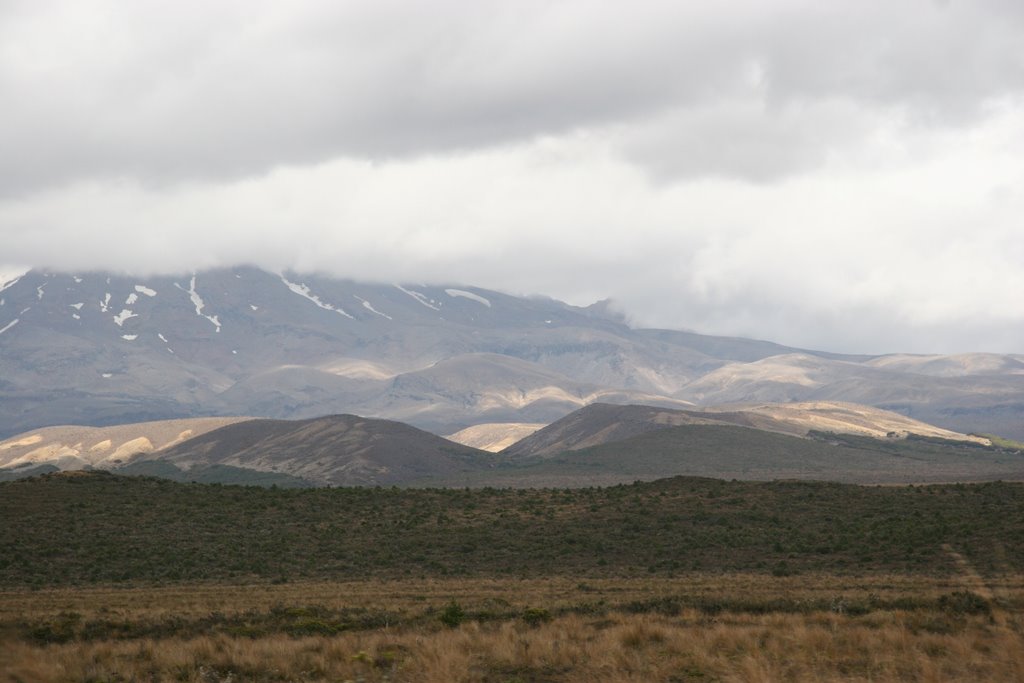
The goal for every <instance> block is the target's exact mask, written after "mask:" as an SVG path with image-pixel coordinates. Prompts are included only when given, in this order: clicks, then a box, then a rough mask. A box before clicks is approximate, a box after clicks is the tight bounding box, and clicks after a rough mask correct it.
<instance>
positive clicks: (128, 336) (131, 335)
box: [121, 334, 139, 341]
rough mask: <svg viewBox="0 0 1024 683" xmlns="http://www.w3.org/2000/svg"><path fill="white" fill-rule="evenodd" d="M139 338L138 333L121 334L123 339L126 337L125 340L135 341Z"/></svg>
mask: <svg viewBox="0 0 1024 683" xmlns="http://www.w3.org/2000/svg"><path fill="white" fill-rule="evenodd" d="M138 338H139V335H137V334H122V335H121V339H124V340H125V341H135V340H136V339H138Z"/></svg>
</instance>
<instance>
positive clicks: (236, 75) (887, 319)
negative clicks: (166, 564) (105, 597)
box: [0, 0, 1024, 351]
mask: <svg viewBox="0 0 1024 683" xmlns="http://www.w3.org/2000/svg"><path fill="white" fill-rule="evenodd" d="M1022 34H1024V10H1021V9H1020V8H1019V4H1018V3H1013V2H996V1H992V2H975V3H966V2H949V3H945V4H942V3H932V2H924V1H921V2H908V3H900V4H893V3H881V2H877V3H876V2H868V3H858V4H857V5H856V6H853V5H851V6H850V7H848V8H847V7H843V6H838V5H834V4H830V5H822V4H821V3H811V2H801V1H797V0H785V1H783V2H774V3H763V2H754V1H753V0H750V1H748V2H743V1H739V0H738V1H736V2H730V3H727V4H725V5H720V4H719V5H706V4H698V3H673V2H656V1H653V0H652V1H650V2H641V3H633V4H630V5H629V6H627V5H625V4H622V3H618V4H616V3H611V4H609V3H597V2H582V1H579V0H576V1H568V2H559V3H550V2H517V3H500V4H499V3H487V2H484V3H469V2H456V1H455V0H441V1H439V2H431V3H405V2H402V3H399V2H397V1H383V2H381V1H377V2H372V3H370V2H356V1H353V2H346V3H332V2H313V1H306V2H297V3H289V4H288V5H287V7H286V6H285V5H283V4H281V3H275V2H269V1H256V2H245V3H242V2H237V3H231V2H228V3H217V4H215V5H210V4H209V3H198V2H191V3H190V2H184V3H174V4H166V3H149V2H132V3H128V2H123V1H119V0H97V1H96V2H90V3H78V2H70V0H69V1H67V2H64V1H59V0H56V1H54V2H7V3H4V4H3V5H2V6H0V101H3V102H4V103H5V107H4V113H3V119H2V122H0V123H2V125H0V150H2V153H0V239H2V243H3V253H2V254H0V261H2V262H4V263H15V264H17V263H26V264H27V263H31V264H39V265H47V266H50V267H54V268H63V269H77V270H84V269H89V268H116V269H122V270H133V271H137V272H156V271H161V272H172V271H174V272H177V271H182V270H191V269H196V268H203V267H209V266H216V265H228V264H232V263H238V262H252V263H256V264H259V265H263V266H266V267H269V268H295V269H300V270H304V269H316V270H323V271H326V272H331V273H334V274H337V275H342V276H346V277H355V278H361V279H372V280H384V281H388V280H406V281H409V280H421V281H422V280H430V281H446V282H451V281H458V282H462V283H470V284H477V285H481V286H489V287H494V288H498V289H505V290H509V291H513V292H517V293H542V294H549V295H553V296H557V297H561V298H565V299H568V300H570V301H572V302H574V303H580V304H587V303H590V302H592V301H594V300H596V299H600V298H604V297H609V296H610V297H613V298H615V299H617V300H618V301H620V303H621V306H622V307H623V308H624V309H625V310H627V311H630V312H631V314H632V316H633V318H634V320H635V321H636V323H637V324H644V325H662V326H671V327H687V328H690V329H696V330H698V331H705V332H716V333H722V334H744V335H751V336H758V337H762V338H765V337H768V338H773V339H776V340H779V341H784V342H786V343H791V344H797V345H802V346H811V347H819V348H831V349H842V350H848V351H887V350H922V351H933V350H969V349H970V350H973V349H989V350H1004V351H1008V350H1016V351H1021V350H1024V338H1022V337H1021V335H1020V333H1019V330H1020V329H1022V328H1021V324H1022V323H1024V310H1022V304H1021V302H1020V299H1021V297H1019V292H1020V291H1024V281H1022V279H1021V278H1022V275H1021V274H1020V273H1021V271H1020V267H1019V265H1020V264H1021V263H1024V235H1022V233H1021V231H1020V230H1019V228H1018V220H1017V217H1019V216H1020V215H1021V213H1022V209H1024V197H1022V194H1021V192H1022V191H1021V190H1020V188H1021V187H1024V183H1022V181H1024V161H1022V160H1024V124H1022V123H1021V121H1024V116H1022V114H1024V60H1022V59H1021V58H1020V50H1019V45H1020V44H1021V39H1022V37H1024V35H1022Z"/></svg>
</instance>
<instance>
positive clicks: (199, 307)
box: [174, 275, 220, 332]
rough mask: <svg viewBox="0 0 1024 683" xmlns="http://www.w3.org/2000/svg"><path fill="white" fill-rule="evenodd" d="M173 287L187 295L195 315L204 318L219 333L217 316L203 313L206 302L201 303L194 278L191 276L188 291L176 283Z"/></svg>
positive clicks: (201, 298) (201, 299)
mask: <svg viewBox="0 0 1024 683" xmlns="http://www.w3.org/2000/svg"><path fill="white" fill-rule="evenodd" d="M174 286H175V287H177V288H178V289H180V290H181V291H183V292H185V293H186V294H188V297H189V299H191V300H192V305H193V306H195V307H196V315H198V316H199V317H200V318H206V319H207V320H209V321H210V322H211V323H213V326H214V327H216V328H217V332H220V320H219V319H218V318H217V316H215V315H206V314H205V313H203V309H204V308H205V307H206V302H205V301H203V297H201V296H199V292H197V291H196V276H195V275H193V276H192V279H191V280H190V281H189V283H188V289H185V288H184V287H182V286H181V285H179V284H178V283H177V282H175V283H174Z"/></svg>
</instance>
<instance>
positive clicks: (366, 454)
mask: <svg viewBox="0 0 1024 683" xmlns="http://www.w3.org/2000/svg"><path fill="white" fill-rule="evenodd" d="M144 457H145V459H159V460H161V461H164V462H169V463H172V464H174V465H176V466H178V467H182V468H186V469H189V468H192V467H197V466H200V467H209V466H212V465H227V466H231V467H240V468H246V469H251V470H257V471H262V472H280V473H284V474H288V475H291V476H293V477H298V478H300V479H304V480H306V481H310V482H314V483H317V484H331V485H367V484H370V485H374V484H395V483H409V482H411V481H415V480H417V479H426V478H438V477H442V478H445V479H457V478H458V476H459V475H460V474H462V473H470V472H478V471H481V470H485V469H487V468H488V467H489V466H490V465H491V463H492V461H493V458H494V456H493V455H492V454H490V453H487V452H486V451H480V450H477V449H475V448H470V447H469V446H463V445H461V444H457V443H454V442H451V441H448V440H447V439H443V438H441V437H439V436H435V435H434V434H430V433H428V432H424V431H422V430H419V429H416V428H415V427H410V426H409V425H406V424H402V423H400V422H392V421H390V420H376V419H372V418H365V417H357V416H355V415H331V416H328V417H321V418H315V419H311V420H299V421H287V420H248V421H245V422H238V423H235V424H232V425H228V426H227V427H223V428H221V429H216V430H214V431H212V432H208V433H206V434H203V435H201V436H199V437H196V438H194V439H190V440H189V441H186V442H185V443H182V444H180V445H178V446H175V447H174V448H171V449H168V450H165V451H160V452H157V453H153V454H150V455H147V456H144Z"/></svg>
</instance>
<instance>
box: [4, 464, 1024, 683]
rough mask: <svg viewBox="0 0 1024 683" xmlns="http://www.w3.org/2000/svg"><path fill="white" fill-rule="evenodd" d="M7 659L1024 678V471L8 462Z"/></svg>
mask: <svg viewBox="0 0 1024 683" xmlns="http://www.w3.org/2000/svg"><path fill="white" fill-rule="evenodd" d="M0 520H2V522H3V524H2V525H0V672H2V673H0V681H11V682H28V681H68V682H71V681H74V682H82V683H85V682H89V683H101V682H106V683H114V682H128V681H193V682H197V683H210V682H213V681H217V682H226V681H232V683H239V682H240V681H268V682H269V681H336V682H340V681H364V682H368V681H392V682H397V681H409V682H412V681H484V682H488V683H490V682H494V683H498V682H501V683H514V682H519V683H523V682H525V681H546V682H549V683H555V682H564V683H572V682H575V681H665V682H678V681H806V680H816V681H832V680H849V681H883V682H884V681H957V680H962V681H1014V680H1024V639H1022V637H1021V633H1022V631H1021V627H1022V622H1021V618H1022V616H1021V615H1022V614H1024V485H1022V484H1012V483H988V484H974V485H935V486H928V487H858V486H846V485H837V484H824V483H807V482H774V483H753V482H725V481H717V480H709V479H694V478H676V479H669V480H662V481H658V482H652V483H643V484H635V485H628V486H614V487H609V488H603V489H596V488H595V489H572V490H558V489H551V490H512V489H479V490H476V489H474V490H464V489H459V490H413V489H311V490H310V489H307V490H284V489H262V488H255V487H253V488H245V487H227V486H215V485H197V484H191V485H190V484H178V483H173V482H169V481H160V480H152V479H132V478H121V477H115V476H111V475H106V474H84V475H69V474H63V475H48V476H45V477H42V478H38V479H34V480H29V481H19V482H10V483H4V484H0Z"/></svg>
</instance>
